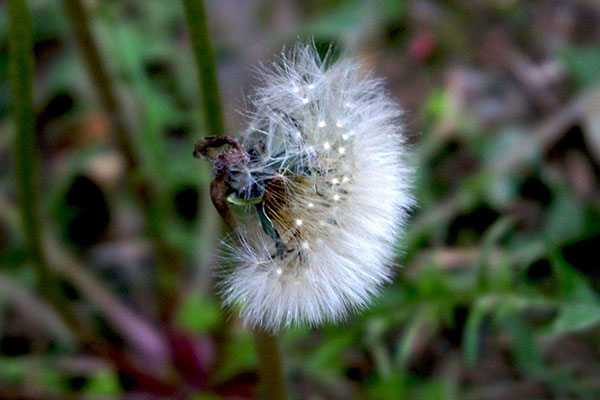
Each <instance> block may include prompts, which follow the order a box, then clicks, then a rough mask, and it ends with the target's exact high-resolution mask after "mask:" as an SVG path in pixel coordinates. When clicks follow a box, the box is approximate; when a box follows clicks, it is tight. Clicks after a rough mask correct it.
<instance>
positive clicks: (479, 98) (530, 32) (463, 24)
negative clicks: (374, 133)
mask: <svg viewBox="0 0 600 400" xmlns="http://www.w3.org/2000/svg"><path fill="white" fill-rule="evenodd" d="M61 3H62V2H61V1H59V2H54V1H45V0H36V1H33V0H31V1H28V5H29V8H30V11H31V15H32V23H33V34H34V43H35V48H34V50H35V79H34V99H35V108H36V110H35V112H36V118H35V124H36V134H37V137H36V140H37V142H36V146H37V148H38V150H39V152H40V164H41V171H40V180H41V188H39V189H38V193H39V194H38V195H39V196H40V205H41V213H42V221H43V224H42V225H43V226H44V230H43V234H44V236H45V237H46V239H45V240H46V241H48V242H49V243H50V244H49V245H48V247H49V249H50V250H49V251H48V253H49V259H50V263H51V264H53V265H55V266H57V267H56V268H57V270H58V271H60V276H61V277H62V278H61V282H60V284H61V288H62V289H61V290H62V291H63V292H65V293H66V294H67V296H68V298H69V299H70V300H69V301H70V302H71V303H72V306H73V308H74V310H75V312H76V314H77V315H78V316H80V317H81V318H82V320H83V321H84V324H85V325H87V326H88V327H89V328H90V329H91V330H92V331H94V332H96V334H97V335H98V336H100V337H102V338H103V340H104V339H105V340H106V341H108V342H109V343H111V344H113V345H114V346H115V347H116V348H117V349H120V350H121V351H123V352H124V353H127V354H130V353H136V352H140V353H142V356H140V357H141V359H142V360H145V361H143V362H142V363H141V364H140V365H142V364H144V365H145V363H147V362H149V361H148V360H149V359H152V358H144V357H146V356H147V354H143V353H144V352H143V351H141V350H140V348H142V349H145V350H144V351H148V352H150V353H152V351H154V350H156V348H154V347H152V346H151V345H150V344H148V343H147V342H144V340H145V339H140V337H141V336H139V335H141V330H140V331H137V330H136V329H141V328H139V327H140V326H146V325H144V324H146V323H148V324H149V326H151V327H152V329H153V330H156V331H157V332H173V331H176V332H179V333H181V332H183V334H185V335H187V336H186V337H188V338H191V339H190V343H194V345H195V346H197V348H202V350H201V351H199V353H198V354H200V355H198V358H199V359H201V360H203V359H204V358H206V359H213V360H214V357H211V356H206V354H208V353H211V352H212V353H214V354H216V359H217V365H218V368H217V367H214V368H213V367H212V365H213V364H211V363H210V362H208V364H210V365H211V367H207V371H208V372H206V374H207V377H205V379H206V382H210V383H206V384H204V383H202V384H200V385H196V386H195V384H193V383H190V382H189V381H187V380H186V379H187V378H186V377H185V376H184V375H185V373H183V374H182V373H181V366H180V365H179V364H178V363H179V361H178V360H179V359H178V358H177V357H178V356H172V357H171V358H172V359H173V360H175V361H173V360H171V358H169V356H167V357H166V359H168V360H170V361H164V359H163V360H162V362H164V363H165V365H166V366H164V365H163V364H160V365H163V366H161V367H160V368H158V371H154V370H153V369H152V368H149V370H153V371H152V373H153V374H156V375H157V376H159V377H160V379H162V380H165V381H167V382H168V383H169V384H170V385H172V386H174V387H175V388H176V389H175V390H176V391H177V393H179V394H178V396H179V395H181V396H184V398H195V399H212V398H235V397H234V396H238V397H237V398H247V397H249V396H252V395H253V393H255V390H254V387H255V385H256V380H257V378H256V374H255V371H256V355H255V350H254V344H253V340H252V335H251V333H250V332H249V331H248V330H246V329H245V328H244V327H243V326H242V325H241V324H240V323H239V321H238V320H237V319H236V318H235V316H232V317H230V318H226V317H225V316H224V314H223V313H222V311H221V310H220V306H219V301H218V298H217V297H216V296H215V294H214V291H213V290H212V288H211V285H212V279H211V276H210V269H211V268H212V267H213V266H214V265H215V263H217V262H218V258H217V256H216V247H217V243H218V241H219V238H220V237H221V235H222V232H221V228H220V224H219V221H218V218H217V215H216V213H215V212H214V210H213V209H212V207H211V205H210V199H209V198H208V194H207V188H208V184H209V182H210V171H209V169H208V168H207V166H206V165H202V164H201V163H199V162H198V161H197V160H195V159H193V158H192V156H191V153H192V149H193V144H194V142H195V141H196V140H197V139H198V138H200V137H202V136H203V135H205V134H206V128H205V127H206V126H207V120H209V119H210V118H211V116H210V115H203V113H202V111H201V110H202V108H201V100H202V99H201V98H200V97H199V89H198V81H197V75H196V73H195V71H196V65H195V60H194V54H193V52H192V47H191V44H190V42H189V38H188V32H187V28H186V25H185V16H184V12H183V8H182V5H181V4H180V2H177V1H142V0H123V1H109V0H97V1H94V2H88V3H86V8H87V11H88V13H89V14H88V15H89V18H90V21H91V24H92V25H91V26H92V32H93V34H94V36H95V38H96V39H97V40H98V43H99V45H100V46H99V47H100V53H101V55H102V59H103V61H104V63H105V64H106V66H107V68H108V71H109V75H110V79H111V82H112V85H113V86H114V88H115V91H116V93H117V97H118V98H119V101H120V107H121V109H122V111H123V114H124V115H125V118H126V122H127V124H128V126H129V127H130V129H131V131H132V132H133V136H132V140H133V144H134V147H135V151H136V154H137V155H138V156H139V159H140V160H141V161H140V166H139V169H137V170H135V171H134V173H133V174H130V173H128V172H127V170H126V167H125V166H124V161H123V159H122V157H121V156H120V155H119V151H118V149H117V148H116V147H115V145H114V138H113V131H112V130H111V127H110V125H109V123H108V118H107V115H106V114H105V113H104V112H103V110H102V107H101V105H100V102H99V100H98V97H97V93H96V91H95V90H94V88H93V85H92V84H91V83H90V79H89V76H88V74H87V71H86V68H85V66H84V65H83V63H82V58H81V53H80V52H79V51H78V49H77V47H76V43H75V40H74V37H73V31H72V29H71V27H70V25H71V24H70V22H69V20H68V18H67V16H66V14H65V11H64V7H63V4H61ZM6 9H7V6H6V4H5V3H0V49H1V50H2V51H1V52H0V132H2V133H1V135H0V166H1V168H0V387H3V389H0V396H4V397H6V398H11V396H12V395H14V394H15V393H21V394H23V393H26V394H27V395H28V396H29V397H27V398H50V397H47V396H50V395H53V396H59V397H58V398H63V397H64V398H69V397H68V396H77V397H76V398H128V396H132V393H137V392H140V391H142V392H143V391H145V390H146V389H147V387H146V388H144V385H140V384H139V382H138V384H136V383H135V382H134V383H131V382H132V381H131V379H130V378H128V375H127V374H126V373H124V372H123V371H122V370H121V369H120V367H119V364H118V363H117V362H114V360H112V359H110V358H109V359H103V358H102V357H98V356H97V355H96V354H94V353H90V352H87V351H86V350H85V349H81V348H79V347H78V346H77V344H76V340H75V339H74V337H73V333H72V332H70V329H69V327H67V326H65V325H64V323H63V322H61V319H60V318H59V317H58V315H57V314H56V312H55V311H53V310H52V308H51V307H50V305H49V304H48V303H46V302H45V301H44V300H43V298H42V296H41V295H40V293H41V292H42V291H41V290H40V287H39V285H38V281H37V279H36V274H35V273H34V270H33V269H32V268H31V266H30V265H29V263H28V257H27V251H26V248H25V242H24V235H23V232H22V230H21V227H20V220H19V217H18V214H17V211H16V210H17V201H16V195H15V193H16V183H15V173H14V168H13V167H12V166H13V163H14V156H13V154H12V148H13V144H14V140H15V137H14V131H15V127H14V122H13V119H12V116H11V113H10V110H11V105H12V99H11V94H10V93H11V92H10V84H9V76H8V61H9V57H8V17H7V10H6ZM207 11H208V15H209V23H210V28H211V33H212V41H213V45H214V47H215V53H216V61H217V66H218V74H219V81H220V86H221V92H222V98H223V103H224V105H225V111H226V112H225V117H226V118H225V119H226V126H227V128H226V130H227V131H228V132H234V131H235V130H236V129H237V128H239V127H240V126H241V124H242V123H243V118H241V116H239V115H238V114H236V109H239V108H240V106H239V105H240V104H241V103H243V96H244V93H247V91H248V89H249V88H250V87H251V84H252V82H253V73H252V71H251V68H252V66H254V65H256V63H257V62H259V61H267V60H269V59H270V57H271V55H272V54H274V53H276V52H278V51H279V49H280V48H281V47H282V46H283V45H286V44H287V45H289V44H290V43H293V42H294V41H295V40H296V39H297V37H301V38H305V37H313V38H314V39H315V41H316V42H317V44H323V43H329V42H332V43H334V46H335V47H336V49H339V50H341V51H351V52H353V53H356V54H357V56H359V57H361V58H363V59H364V60H366V64H367V65H368V67H370V68H373V69H374V71H375V73H376V74H377V75H379V76H382V77H384V78H385V79H386V81H387V82H388V87H389V90H390V94H391V95H392V96H394V97H396V98H398V100H399V101H400V102H401V103H402V104H403V105H404V106H405V108H406V110H407V112H406V116H405V119H406V122H407V134H408V135H409V137H410V142H411V146H412V147H413V150H414V162H415V164H416V165H417V171H418V174H417V180H416V188H415V193H416V197H417V198H418V203H419V207H418V209H417V210H415V212H414V215H413V217H412V219H411V222H410V224H409V226H408V228H407V232H406V235H405V236H404V237H402V238H398V263H399V265H402V268H400V269H399V270H398V276H397V279H396V281H395V283H394V284H393V285H390V286H388V287H387V288H386V289H385V291H384V292H383V294H382V296H381V297H380V298H379V299H377V301H376V302H375V304H374V305H373V307H371V308H370V309H369V310H368V311H367V312H365V313H364V314H362V315H357V316H354V317H352V318H351V319H350V320H349V321H348V322H347V323H346V324H344V325H343V326H325V327H323V328H322V329H317V330H308V329H301V328H300V329H292V330H289V331H286V332H284V333H283V334H282V336H281V345H282V353H283V356H282V357H283V361H284V365H285V375H286V377H287V379H288V384H289V388H288V389H289V392H290V395H291V397H292V398H298V399H301V398H302V399H304V398H332V399H337V398H344V399H349V398H365V399H403V398H406V399H424V400H425V399H427V400H436V399H509V398H511V399H526V398H527V399H528V398H531V399H533V398H535V399H541V398H548V399H550V398H553V399H597V398H600V348H599V344H600V340H599V339H600V330H599V326H600V299H599V297H598V294H599V293H598V291H599V290H600V283H599V282H600V281H599V278H600V273H599V271H600V269H599V265H598V261H597V259H598V257H597V254H598V248H599V246H600V184H599V181H600V179H599V177H600V120H599V117H598V116H599V115H600V86H599V84H600V83H599V78H600V73H599V72H598V71H600V8H599V7H598V5H597V4H596V3H595V2H593V1H583V0H582V1H575V0H570V1H563V2H559V1H551V2H548V1H541V0H540V1H524V0H507V1H506V0H503V1H500V0H497V1H496V0H494V1H487V2H482V1H479V2H466V1H465V2H462V1H461V2H448V1H442V0H438V1H408V0H405V1H392V0H382V1H374V0H365V1H359V0H335V1H325V2H317V1H305V2H304V1H293V0H286V1H282V2H272V1H261V0H254V1H249V2H244V4H243V5H240V4H238V3H237V2H234V1H226V2H209V3H208V4H207ZM139 182H149V183H150V185H151V187H152V190H153V193H154V198H153V201H152V202H151V203H150V204H149V205H148V212H144V211H143V210H142V209H141V208H140V205H139V202H137V201H136V198H135V197H136V195H135V193H132V192H131V191H128V190H126V188H127V187H131V186H134V187H136V184H137V183H139ZM157 243H158V244H160V246H162V247H164V248H165V249H167V250H168V251H167V252H166V253H165V254H167V256H166V258H163V259H162V260H161V259H160V258H159V257H157V253H159V251H157V249H156V244H157ZM165 291H166V292H168V293H171V294H173V293H174V297H175V298H176V300H175V302H174V304H170V303H169V304H167V305H166V306H165V305H164V304H162V302H164V296H162V295H163V294H164V293H165ZM113 300H115V301H114V302H112V301H113ZM161 304H162V305H161ZM164 307H167V308H166V309H167V310H168V311H167V312H166V313H165V311H164V310H165V308H164ZM128 313H129V314H128ZM165 314H166V316H165ZM138 318H139V321H141V322H140V324H138V325H136V324H137V323H138ZM148 321H151V322H148ZM134 325H135V326H136V328H132V326H134ZM131 332H133V333H131ZM144 332H145V331H144ZM169 335H170V333H169V334H168V335H167V336H169ZM136 337H137V338H138V339H139V340H138V341H136ZM169 337H171V336H169ZM199 338H202V341H201V342H200V341H199V340H200V339H199ZM171 339H172V337H171ZM167 342H168V343H171V344H172V341H170V342H169V340H167ZM186 343H187V342H186ZM136 346H137V347H136ZM158 348H162V347H161V346H158ZM156 351H157V352H159V351H158V350H156ZM202 354H204V356H202ZM163 357H164V354H163ZM203 357H204V358H203ZM134 358H135V357H134ZM186 362H188V361H186ZM184 364H185V363H184ZM185 365H187V364H185ZM177 373H179V375H183V378H182V377H173V376H175V375H177ZM203 382H204V381H203ZM225 386H227V387H228V388H230V389H231V391H230V392H231V393H230V392H228V391H227V390H225V389H224V387H225ZM228 390H229V389H228ZM232 393H233V394H232ZM60 396H62V397H60ZM149 396H155V397H158V396H160V395H159V394H157V393H151V394H149ZM164 396H166V397H169V396H171V397H173V398H176V396H175V395H174V394H168V395H163V397H164ZM155 397H151V398H155ZM131 398H133V397H131ZM177 398H178V397H177Z"/></svg>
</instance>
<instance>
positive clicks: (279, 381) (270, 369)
mask: <svg viewBox="0 0 600 400" xmlns="http://www.w3.org/2000/svg"><path fill="white" fill-rule="evenodd" d="M254 341H255V343H256V354H257V357H258V368H259V373H260V376H261V385H262V387H261V390H262V398H263V399H269V400H285V398H286V394H285V381H284V379H283V373H282V371H281V361H280V357H279V349H278V347H277V337H276V336H271V335H269V334H268V333H265V332H262V331H258V330H257V331H255V332H254Z"/></svg>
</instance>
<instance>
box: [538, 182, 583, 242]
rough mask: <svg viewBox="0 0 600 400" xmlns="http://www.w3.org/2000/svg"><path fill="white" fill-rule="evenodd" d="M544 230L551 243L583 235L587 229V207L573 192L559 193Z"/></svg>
mask: <svg viewBox="0 0 600 400" xmlns="http://www.w3.org/2000/svg"><path fill="white" fill-rule="evenodd" d="M544 230H545V234H546V236H547V238H548V239H549V240H550V242H551V243H564V242H566V241H569V240H573V239H576V238H577V237H579V236H580V235H582V234H583V233H584V231H585V209H584V208H583V207H582V204H581V202H580V201H578V200H577V198H576V197H575V196H573V194H572V193H568V192H559V193H557V196H556V200H555V201H554V202H553V203H552V206H551V209H550V210H549V212H548V217H547V222H546V226H545V229H544Z"/></svg>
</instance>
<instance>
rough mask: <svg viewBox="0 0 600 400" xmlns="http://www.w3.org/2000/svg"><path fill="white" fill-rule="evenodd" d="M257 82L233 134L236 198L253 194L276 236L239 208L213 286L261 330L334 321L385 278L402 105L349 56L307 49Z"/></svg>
mask: <svg viewBox="0 0 600 400" xmlns="http://www.w3.org/2000/svg"><path fill="white" fill-rule="evenodd" d="M261 80H262V81H263V83H262V86H261V87H259V88H257V89H256V90H255V92H254V95H253V96H252V97H251V103H252V112H249V113H248V114H249V120H250V121H249V124H248V128H247V129H246V130H245V131H244V132H242V134H241V135H240V137H239V138H238V139H239V141H240V143H241V144H242V146H243V147H244V148H245V149H246V151H247V152H248V153H249V154H250V155H251V159H252V161H251V162H250V163H249V164H248V165H247V166H245V167H244V170H242V171H239V173H240V176H243V177H245V178H243V179H241V178H240V179H238V180H237V182H238V184H240V185H241V187H240V188H239V194H240V195H242V194H244V193H246V194H248V193H250V192H251V191H252V190H253V189H252V188H253V187H254V188H255V189H254V190H255V191H256V187H258V188H260V189H261V190H262V191H264V194H263V207H264V209H265V216H266V220H267V221H268V222H270V223H271V224H272V226H273V228H274V229H275V231H276V232H277V234H276V235H277V236H278V238H276V239H274V237H273V236H274V234H270V235H269V234H267V231H266V230H265V228H264V226H263V225H261V219H260V218H259V215H258V213H257V211H256V208H255V207H254V206H242V207H241V208H243V210H242V211H243V212H242V213H238V214H240V216H239V218H240V223H239V224H240V229H239V235H238V236H239V240H238V241H237V242H236V244H231V245H230V246H229V248H228V253H229V254H228V256H229V257H228V258H229V259H230V260H232V261H233V266H232V267H231V268H229V269H227V270H224V271H223V273H222V274H221V280H220V293H221V295H222V297H223V301H224V304H225V305H226V306H240V310H241V311H240V312H241V317H242V319H243V320H244V322H245V323H248V324H250V325H253V326H258V327H262V328H264V329H268V330H271V331H274V330H277V329H278V328H280V327H281V326H289V325H293V324H309V325H311V326H316V325H319V324H322V323H323V322H325V321H332V322H336V321H340V320H342V319H344V318H345V317H346V316H347V315H348V313H349V312H351V311H353V310H357V309H362V308H364V307H366V306H367V305H368V304H369V303H370V301H371V299H372V298H373V296H374V295H376V294H377V293H378V291H379V290H380V288H381V286H382V284H384V283H385V282H388V281H389V280H390V278H391V276H392V274H393V262H394V250H393V248H394V243H395V242H396V240H397V239H398V237H399V236H400V235H401V233H402V226H403V224H404V222H405V220H406V217H407V211H408V209H409V208H410V206H411V205H412V203H413V201H412V197H411V195H410V193H409V189H410V186H411V168H410V167H409V166H407V164H406V154H405V145H404V139H403V132H402V125H401V123H400V121H399V119H400V116H401V110H400V109H399V108H398V106H397V105H396V104H395V103H394V102H392V101H391V100H390V99H389V98H388V97H387V96H386V95H385V93H384V88H383V86H382V83H381V81H379V80H376V79H374V78H372V77H369V76H365V75H364V74H363V73H361V71H360V66H359V64H357V63H356V62H355V61H352V60H350V59H342V60H339V61H337V62H335V63H333V65H331V66H327V65H326V61H321V60H320V59H319V56H318V54H317V51H316V49H315V48H314V46H313V45H311V44H302V45H297V46H296V47H295V48H294V49H293V50H292V51H291V52H288V53H284V54H283V55H282V56H281V57H280V59H279V60H277V62H275V63H273V65H271V66H270V67H269V68H267V69H266V70H264V71H262V73H261ZM240 182H241V183H240ZM247 197H252V196H251V195H250V194H248V196H247ZM244 213H245V215H244ZM264 218H265V217H263V221H264ZM277 241H279V246H278V245H277V244H276V242H277Z"/></svg>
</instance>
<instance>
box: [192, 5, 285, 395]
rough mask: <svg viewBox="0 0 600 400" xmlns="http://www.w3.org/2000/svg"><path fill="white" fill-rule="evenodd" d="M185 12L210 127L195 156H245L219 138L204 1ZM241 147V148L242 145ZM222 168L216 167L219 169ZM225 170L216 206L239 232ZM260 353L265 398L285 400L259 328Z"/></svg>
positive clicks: (272, 347)
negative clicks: (225, 148) (218, 152)
mask: <svg viewBox="0 0 600 400" xmlns="http://www.w3.org/2000/svg"><path fill="white" fill-rule="evenodd" d="M183 5H184V8H185V15H186V19H187V23H188V27H189V30H190V38H191V42H192V47H193V50H194V55H195V57H196V62H197V64H198V80H199V82H200V91H201V94H202V105H203V111H204V116H205V119H206V127H207V130H208V135H209V136H210V137H207V138H205V139H203V140H200V141H199V142H198V144H196V147H195V149H194V156H196V157H198V158H202V159H205V160H208V161H211V162H213V164H215V162H219V157H217V158H213V157H212V156H210V155H209V154H208V152H207V153H204V151H205V150H206V151H208V150H210V149H211V148H217V147H219V146H221V145H224V144H226V145H229V146H231V147H232V148H234V149H236V148H237V150H238V153H237V155H238V156H239V157H243V156H244V155H245V152H244V150H243V149H242V148H241V146H239V144H237V142H235V141H232V140H230V139H229V138H219V137H218V136H222V135H223V134H224V132H225V129H224V124H223V114H222V108H221V100H220V97H219V85H218V80H217V70H216V66H215V57H214V53H213V49H212V45H211V42H210V34H209V30H208V23H207V18H206V10H205V8H204V3H203V1H202V0H183ZM238 147H239V148H238ZM242 153H243V154H242ZM218 169H219V168H215V171H217V170H218ZM224 171H225V170H221V171H220V172H217V174H216V176H215V177H214V179H213V181H212V183H211V186H210V195H211V200H212V202H213V205H214V206H215V208H216V209H217V211H218V212H219V215H220V216H221V218H222V219H223V222H224V223H225V225H227V227H228V228H229V229H230V230H231V231H233V232H235V221H234V219H233V216H232V214H231V210H230V209H229V206H228V204H227V200H226V195H225V192H226V185H225V176H224V175H223V173H224ZM254 335H255V342H256V352H257V355H258V361H259V372H260V377H261V382H262V389H263V396H264V397H263V398H265V399H269V400H281V399H285V398H286V393H285V383H284V379H283V373H282V371H281V362H280V359H279V350H278V348H277V338H276V337H275V336H270V335H268V334H266V333H263V332H259V331H255V332H254Z"/></svg>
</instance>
